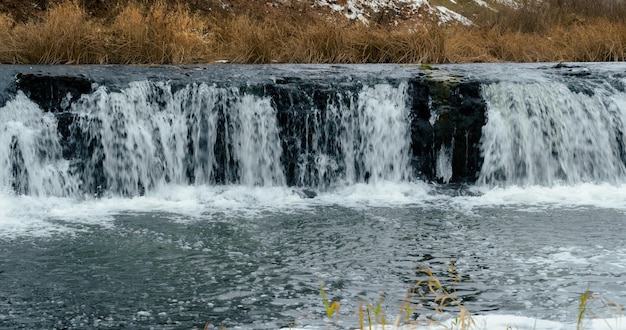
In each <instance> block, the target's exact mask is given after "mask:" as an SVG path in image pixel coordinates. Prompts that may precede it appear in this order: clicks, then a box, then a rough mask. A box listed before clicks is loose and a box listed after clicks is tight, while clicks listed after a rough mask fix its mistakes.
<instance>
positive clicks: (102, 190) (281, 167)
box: [0, 80, 413, 196]
mask: <svg viewBox="0 0 626 330" xmlns="http://www.w3.org/2000/svg"><path fill="white" fill-rule="evenodd" d="M407 86H408V85H407V84H406V83H400V84H399V85H395V86H394V85H391V84H375V85H371V86H367V85H364V86H361V87H360V88H359V89H357V90H356V91H353V90H336V91H335V92H332V93H330V94H329V95H330V96H329V97H328V100H327V102H326V104H322V106H313V105H311V107H310V108H309V110H310V111H308V112H306V113H304V114H299V115H298V116H300V117H298V116H295V117H294V118H295V119H293V121H292V123H294V125H290V124H289V123H288V122H284V120H283V122H280V118H281V116H280V115H279V112H278V109H277V105H276V103H275V102H274V99H272V98H271V97H270V96H267V95H266V94H263V93H259V92H258V91H257V92H254V91H251V92H246V89H245V88H240V87H228V86H226V87H224V86H217V85H209V84H205V83H192V84H188V85H184V86H173V85H171V84H170V83H168V82H153V81H147V80H146V81H135V82H131V83H129V84H128V85H127V86H124V87H122V88H118V89H114V88H110V87H108V86H95V87H94V90H93V92H91V93H90V94H84V95H82V96H81V97H80V98H78V99H77V100H76V101H73V102H71V105H70V106H69V107H68V110H67V111H65V112H63V113H62V114H63V116H59V113H53V112H45V111H44V110H42V109H41V108H40V107H39V106H38V105H37V104H35V103H33V102H32V101H31V100H29V99H28V98H27V97H26V96H25V95H24V94H22V93H19V94H17V95H16V96H15V97H14V99H13V100H12V101H10V102H8V103H7V105H6V106H5V107H4V108H2V112H0V116H1V117H0V120H2V121H1V122H2V131H0V142H2V144H1V145H2V148H3V149H0V162H1V163H0V164H2V165H3V166H2V172H1V173H0V174H1V175H2V176H1V177H0V179H1V180H2V186H3V188H6V189H8V190H13V191H15V192H16V193H18V194H29V195H54V196H83V195H86V196H89V195H95V196H138V195H143V194H149V193H150V192H151V191H153V190H155V189H158V188H162V187H164V186H167V185H230V184H237V185H244V186H265V187H269V186H285V185H288V181H290V182H291V184H294V183H295V185H300V186H305V187H310V188H314V189H318V190H325V189H330V188H333V187H337V186H341V185H349V184H354V183H359V182H362V183H367V182H371V183H375V182H379V181H392V182H400V181H406V180H411V179H412V173H413V170H412V168H411V166H410V163H409V160H410V150H411V148H410V147H411V146H410V120H409V109H408V106H407V104H409V102H408V99H409V95H408V93H407V90H408V87H407ZM298 92H299V91H294V93H298ZM283 112H284V111H283ZM301 119H303V121H304V123H298V122H299V121H300V120H301ZM61 121H63V123H62V122H61ZM290 134H291V135H290ZM285 146H286V147H288V148H291V149H292V151H293V152H292V154H290V155H286V154H284V152H283V149H284V147H285ZM290 157H291V158H290ZM289 164H295V167H296V168H297V171H296V172H297V175H296V178H292V179H290V180H288V179H287V174H286V171H285V167H286V166H290V165H289Z"/></svg>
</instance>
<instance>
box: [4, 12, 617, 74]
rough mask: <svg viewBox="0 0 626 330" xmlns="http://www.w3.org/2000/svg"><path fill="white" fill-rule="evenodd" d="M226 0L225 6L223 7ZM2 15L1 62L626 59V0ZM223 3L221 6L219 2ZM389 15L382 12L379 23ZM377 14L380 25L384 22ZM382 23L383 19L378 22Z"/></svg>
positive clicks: (369, 61) (318, 61)
mask: <svg viewBox="0 0 626 330" xmlns="http://www.w3.org/2000/svg"><path fill="white" fill-rule="evenodd" d="M218 2H219V1H217V2H216V3H218ZM11 3H12V1H5V2H3V4H1V5H0V63H30V64H69V63H73V64H84V63H100V64H106V63H135V64H164V63H208V62H213V61H216V60H227V61H230V62H234V63H275V62H276V63H383V62H393V63H448V62H451V63H461V62H492V61H512V62H537V61H622V60H625V59H626V1H620V0H598V1H592V2H591V1H587V0H521V1H519V3H520V5H519V6H518V7H517V8H512V7H507V6H498V8H496V9H497V10H489V9H485V8H482V9H480V8H477V7H476V6H473V7H471V8H468V9H467V10H468V11H467V12H465V13H464V14H465V15H466V16H467V17H471V18H472V20H473V21H474V22H475V23H476V24H475V25H473V26H460V25H442V24H439V23H438V22H437V20H436V19H434V18H432V17H431V18H428V17H427V16H424V15H422V16H421V19H420V20H419V21H417V20H415V17H412V18H406V17H401V19H403V21H402V22H400V24H398V21H397V20H394V19H392V18H389V17H383V18H380V17H378V16H373V18H375V19H372V20H371V22H370V24H368V25H366V24H363V23H361V22H357V21H350V20H348V19H347V18H345V17H342V16H340V15H332V14H331V13H329V12H324V10H323V9H320V8H317V7H313V6H312V4H311V2H309V1H305V0H302V1H297V0H290V1H281V2H280V3H281V4H280V5H278V4H277V5H272V4H271V3H269V2H265V1H243V0H231V1H229V2H226V3H230V4H231V6H230V7H228V6H221V5H212V4H211V3H213V2H211V1H200V0H197V1H186V2H183V1H181V2H178V1H177V0H169V1H165V0H160V1H159V0H157V1H146V2H140V1H117V2H113V1H107V0H83V1H82V2H81V1H77V0H65V1H61V2H53V1H50V2H48V1H46V0H38V1H36V2H34V1H31V2H30V3H29V4H30V7H29V8H30V10H24V9H23V8H22V9H20V10H18V9H17V8H18V7H19V6H11ZM219 3H221V2H219ZM380 15H382V14H380ZM380 15H379V16H380ZM377 17H378V18H377Z"/></svg>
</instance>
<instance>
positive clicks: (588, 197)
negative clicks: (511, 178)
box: [454, 183, 626, 211]
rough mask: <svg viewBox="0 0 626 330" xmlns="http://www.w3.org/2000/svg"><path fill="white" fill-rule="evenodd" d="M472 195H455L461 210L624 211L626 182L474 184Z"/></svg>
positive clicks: (625, 206)
mask: <svg viewBox="0 0 626 330" xmlns="http://www.w3.org/2000/svg"><path fill="white" fill-rule="evenodd" d="M472 190H473V191H474V192H476V195H474V196H459V197H455V198H454V201H455V204H456V205H458V206H459V207H461V208H464V209H472V208H475V207H500V206H510V207H516V208H519V209H521V210H524V209H529V208H531V207H539V208H546V207H562V208H572V207H598V208H606V209H618V210H623V211H626V185H624V184H621V185H612V184H608V183H602V184H592V183H581V184H576V185H554V186H551V187H545V186H537V185H533V186H526V187H521V186H509V187H506V188H501V187H496V188H486V187H476V188H473V189H472Z"/></svg>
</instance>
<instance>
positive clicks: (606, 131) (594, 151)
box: [478, 82, 626, 186]
mask: <svg viewBox="0 0 626 330" xmlns="http://www.w3.org/2000/svg"><path fill="white" fill-rule="evenodd" d="M590 94H591V95H590ZM483 97H484V98H485V101H486V103H487V108H488V113H487V118H488V119H487V124H486V125H485V127H484V128H483V137H482V146H481V151H482V154H483V156H484V163H483V166H482V170H481V173H480V177H479V180H478V182H479V183H480V184H483V185H513V184H514V185H522V186H526V185H548V186H550V185H554V184H576V183H584V182H590V183H602V182H608V183H623V182H624V179H625V178H626V166H625V165H624V160H623V155H624V154H626V150H625V149H624V146H626V141H625V140H624V136H623V132H625V129H626V125H625V124H626V93H624V92H620V91H617V90H615V89H613V88H612V87H610V86H608V85H598V86H595V88H594V89H593V91H592V93H581V92H575V91H572V90H570V89H569V88H568V87H567V86H566V85H564V84H561V83H556V82H553V83H525V84H524V83H511V82H501V83H496V84H491V85H487V86H484V88H483Z"/></svg>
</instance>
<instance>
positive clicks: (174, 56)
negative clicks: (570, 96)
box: [103, 2, 208, 63]
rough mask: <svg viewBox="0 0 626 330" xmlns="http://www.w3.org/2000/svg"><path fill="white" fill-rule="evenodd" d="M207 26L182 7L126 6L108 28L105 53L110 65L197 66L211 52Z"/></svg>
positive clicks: (164, 5) (158, 4)
mask: <svg viewBox="0 0 626 330" xmlns="http://www.w3.org/2000/svg"><path fill="white" fill-rule="evenodd" d="M206 29H207V26H206V24H205V23H204V22H203V21H202V20H201V19H200V18H199V17H197V16H195V15H192V14H191V13H190V12H189V11H188V10H187V9H185V8H183V7H182V6H177V7H175V8H173V9H172V8H168V7H167V5H166V4H165V3H163V2H156V3H153V4H152V5H151V6H149V7H146V6H144V5H141V4H138V3H130V4H128V5H127V6H125V7H124V8H123V9H122V10H121V11H120V13H119V14H118V15H117V16H116V17H115V19H114V20H113V23H112V24H111V26H110V27H108V29H107V30H108V35H107V37H108V38H107V39H106V43H105V45H104V47H103V48H104V49H103V52H105V53H107V54H110V55H108V58H106V62H110V63H193V62H199V61H202V60H203V59H204V56H205V54H206V52H207V50H208V46H207V42H206V41H205V38H204V35H205V31H206Z"/></svg>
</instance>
